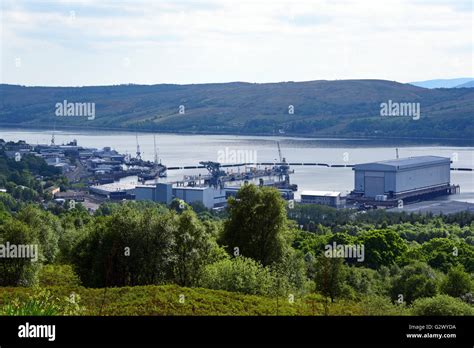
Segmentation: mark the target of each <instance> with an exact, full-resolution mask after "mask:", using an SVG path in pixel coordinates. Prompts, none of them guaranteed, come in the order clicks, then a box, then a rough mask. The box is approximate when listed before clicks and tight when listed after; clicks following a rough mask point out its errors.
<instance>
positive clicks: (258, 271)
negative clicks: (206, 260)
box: [200, 256, 276, 295]
mask: <svg viewBox="0 0 474 348" xmlns="http://www.w3.org/2000/svg"><path fill="white" fill-rule="evenodd" d="M200 285H201V286H202V287H204V288H208V289H216V290H227V291H234V292H241V293H244V294H252V295H269V294H271V293H272V290H273V288H274V285H276V284H275V279H274V276H273V274H272V272H271V271H270V269H269V268H267V267H264V266H262V265H261V264H260V263H258V262H257V261H255V260H253V259H251V258H247V257H243V256H239V257H235V258H233V259H225V260H222V261H218V262H216V263H213V264H211V265H208V266H207V267H205V269H204V272H203V275H202V278H201V282H200Z"/></svg>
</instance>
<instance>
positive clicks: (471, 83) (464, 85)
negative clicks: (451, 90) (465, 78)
mask: <svg viewBox="0 0 474 348" xmlns="http://www.w3.org/2000/svg"><path fill="white" fill-rule="evenodd" d="M473 87H474V80H472V81H469V82H466V83H463V84H460V85H457V86H456V88H473Z"/></svg>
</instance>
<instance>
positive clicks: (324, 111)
mask: <svg viewBox="0 0 474 348" xmlns="http://www.w3.org/2000/svg"><path fill="white" fill-rule="evenodd" d="M0 94H1V96H2V97H1V103H0V125H14V126H31V127H48V128H52V127H53V126H56V127H81V128H95V129H104V128H108V129H123V130H139V131H161V132H187V133H189V132H192V133H232V134H265V135H271V134H281V133H283V132H284V133H285V134H287V135H302V136H376V137H434V138H437V137H438V138H442V137H452V138H458V139H459V138H465V139H471V138H472V137H473V136H474V118H473V117H472V115H473V111H474V90H472V89H457V88H456V89H425V88H420V87H416V86H413V85H410V84H401V83H397V82H392V81H384V80H337V81H308V82H282V83H265V84H252V83H241V82H234V83H222V84H196V85H165V84H162V85H119V86H97V87H23V86H15V85H0ZM64 100H67V101H68V102H72V103H75V102H81V103H82V102H90V103H95V113H96V117H95V119H94V120H88V119H87V117H58V116H56V115H55V110H56V109H55V104H56V103H62V102H63V101H64ZM389 100H392V101H393V102H399V103H402V102H409V103H420V109H421V117H420V119H419V120H413V119H412V118H410V117H381V116H380V104H381V103H384V102H388V101H389ZM180 106H183V107H184V109H183V108H181V111H183V110H184V114H183V113H180V112H179V111H180ZM290 106H293V108H294V113H293V114H291V113H290V112H289V111H290V109H291V107H290Z"/></svg>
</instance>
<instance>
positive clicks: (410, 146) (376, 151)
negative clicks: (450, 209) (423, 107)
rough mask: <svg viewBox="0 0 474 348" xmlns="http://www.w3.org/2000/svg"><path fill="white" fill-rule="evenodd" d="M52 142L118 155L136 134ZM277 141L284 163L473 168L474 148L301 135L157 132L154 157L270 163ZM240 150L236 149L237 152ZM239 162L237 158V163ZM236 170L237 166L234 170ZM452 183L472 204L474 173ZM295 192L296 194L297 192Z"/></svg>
mask: <svg viewBox="0 0 474 348" xmlns="http://www.w3.org/2000/svg"><path fill="white" fill-rule="evenodd" d="M51 133H52V132H51V131H47V130H25V129H10V128H0V139H1V138H3V139H5V140H7V141H8V140H14V141H17V140H25V141H27V142H28V143H31V144H48V143H50V141H51ZM55 139H56V144H62V143H66V142H69V141H72V140H73V139H77V141H78V144H79V145H82V146H85V147H96V148H102V147H104V146H110V147H112V148H114V149H116V150H117V151H119V152H121V153H130V154H133V155H134V154H135V152H136V146H137V145H136V144H137V141H136V134H135V133H130V132H112V131H56V132H55ZM276 141H279V142H280V146H281V150H282V155H283V157H286V159H287V161H288V162H318V163H329V164H356V163H364V162H371V161H377V160H387V159H393V158H395V148H396V147H398V148H399V156H400V157H409V156H421V155H435V156H445V157H450V158H451V159H452V160H453V161H454V163H453V164H452V166H453V167H468V168H474V147H473V146H459V145H443V144H422V143H413V142H411V143H407V142H406V141H405V142H403V144H401V142H400V141H397V142H392V143H390V144H389V143H387V142H386V141H381V140H372V139H370V140H369V139H305V138H288V137H257V136H232V135H177V134H156V143H157V147H158V156H159V158H160V159H161V161H162V163H163V164H165V165H167V166H183V165H198V164H199V161H218V160H220V161H222V159H223V156H225V154H226V153H227V158H224V159H227V160H232V154H234V155H241V156H247V157H248V158H249V159H250V160H252V161H253V160H255V157H256V160H257V161H258V162H273V161H275V160H276V159H277V158H278V149H277V144H276ZM138 142H139V144H140V148H141V152H142V158H144V159H148V160H153V158H154V145H153V142H154V141H153V134H151V133H140V134H138ZM237 151H239V152H237ZM239 162H240V161H239ZM292 169H294V170H295V173H294V174H293V175H292V176H291V180H292V182H293V183H295V184H297V185H298V188H299V192H301V191H303V190H336V191H342V192H345V193H348V192H349V191H351V190H352V189H353V185H354V175H353V171H352V170H351V169H350V168H325V167H302V166H294V167H292ZM234 170H237V169H234ZM196 173H206V170H174V171H169V172H168V178H167V180H179V179H181V178H182V177H183V175H185V174H196ZM451 181H452V183H455V184H459V185H460V186H461V192H462V193H461V194H460V195H456V196H450V197H449V199H455V200H461V201H468V202H474V173H473V172H451ZM296 196H297V197H298V196H299V195H298V194H297V195H296Z"/></svg>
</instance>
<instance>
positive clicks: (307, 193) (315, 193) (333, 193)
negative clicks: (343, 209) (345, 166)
mask: <svg viewBox="0 0 474 348" xmlns="http://www.w3.org/2000/svg"><path fill="white" fill-rule="evenodd" d="M340 195H341V192H338V191H303V192H301V196H323V197H337V196H340Z"/></svg>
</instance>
